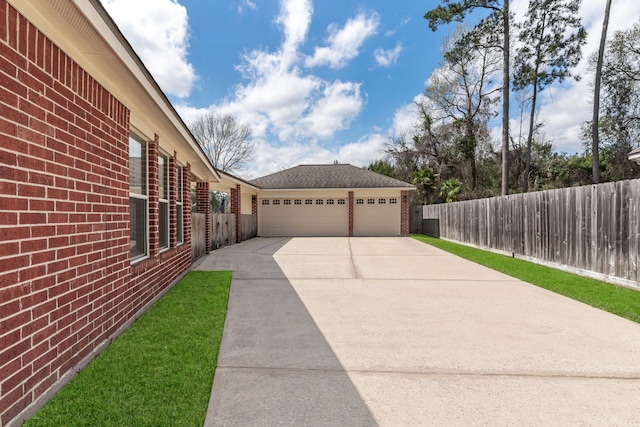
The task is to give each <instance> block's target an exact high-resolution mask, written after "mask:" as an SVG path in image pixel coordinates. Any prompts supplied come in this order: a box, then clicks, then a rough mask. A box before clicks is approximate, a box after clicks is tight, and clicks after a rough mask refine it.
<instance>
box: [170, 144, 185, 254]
mask: <svg viewBox="0 0 640 427" xmlns="http://www.w3.org/2000/svg"><path fill="white" fill-rule="evenodd" d="M176 179H177V176H176V152H175V151H174V152H173V156H172V157H169V247H170V248H175V247H176V245H177V244H178V213H177V210H176V201H177V199H176V197H177V192H178V183H177V181H176ZM183 215H184V214H183Z"/></svg>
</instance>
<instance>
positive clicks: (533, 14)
mask: <svg viewBox="0 0 640 427" xmlns="http://www.w3.org/2000/svg"><path fill="white" fill-rule="evenodd" d="M579 8H580V0H530V1H529V8H528V10H527V14H526V18H525V22H523V23H522V24H521V25H520V26H519V28H520V34H519V39H520V42H521V44H520V46H519V48H518V49H517V53H516V60H515V63H516V69H515V73H514V74H515V75H514V78H513V86H514V88H515V89H518V90H520V89H523V88H525V87H527V86H531V89H532V95H531V112H530V114H529V133H528V136H527V158H526V165H525V173H524V178H523V184H522V191H523V192H525V193H526V192H527V191H528V189H529V172H530V170H531V144H532V141H533V133H534V128H535V123H534V121H535V113H536V107H537V101H538V93H539V92H541V91H542V90H544V89H545V88H546V87H547V86H549V85H550V84H552V83H554V82H562V81H564V79H566V78H567V77H571V73H570V69H571V68H572V67H575V66H576V65H577V64H578V62H579V61H580V58H581V57H582V53H581V48H582V45H584V43H585V41H586V40H585V39H586V32H585V30H584V28H583V27H582V25H581V23H580V22H581V21H580V17H579V16H578V9H579ZM576 78H578V77H577V76H576Z"/></svg>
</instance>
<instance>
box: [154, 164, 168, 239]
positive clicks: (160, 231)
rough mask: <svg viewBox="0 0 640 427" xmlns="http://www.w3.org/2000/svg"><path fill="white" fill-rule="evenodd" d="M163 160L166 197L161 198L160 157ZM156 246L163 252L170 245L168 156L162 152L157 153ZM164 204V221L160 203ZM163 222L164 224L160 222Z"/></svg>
mask: <svg viewBox="0 0 640 427" xmlns="http://www.w3.org/2000/svg"><path fill="white" fill-rule="evenodd" d="M161 158H162V159H163V160H164V188H165V189H166V194H165V196H166V198H162V197H161V196H162V194H161V192H160V188H161V185H160V184H161V183H160V177H161V176H162V174H161V172H160V159H161ZM157 162H158V248H159V249H160V250H159V252H164V251H168V250H169V249H170V245H171V239H170V230H171V229H170V224H171V219H170V216H171V213H170V210H169V199H170V197H171V188H170V186H169V156H167V155H166V154H164V153H158V159H157ZM163 204H164V205H165V207H166V212H167V219H166V221H161V218H162V215H161V212H162V205H163ZM163 222H164V224H162V223H163ZM163 225H164V226H165V237H166V245H165V246H162V238H161V235H162V226H163Z"/></svg>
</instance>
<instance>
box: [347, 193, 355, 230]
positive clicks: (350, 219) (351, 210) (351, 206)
mask: <svg viewBox="0 0 640 427" xmlns="http://www.w3.org/2000/svg"><path fill="white" fill-rule="evenodd" d="M347 203H349V237H353V209H354V206H353V203H354V200H353V191H349V197H348V199H347Z"/></svg>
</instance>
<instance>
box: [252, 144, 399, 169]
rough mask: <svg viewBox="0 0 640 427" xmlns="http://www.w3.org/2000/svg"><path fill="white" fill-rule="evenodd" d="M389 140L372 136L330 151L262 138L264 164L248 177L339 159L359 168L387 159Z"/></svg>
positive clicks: (259, 163)
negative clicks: (385, 149) (281, 143)
mask: <svg viewBox="0 0 640 427" xmlns="http://www.w3.org/2000/svg"><path fill="white" fill-rule="evenodd" d="M387 141H388V137H387V136H385V135H382V134H371V135H366V136H364V137H363V138H361V139H359V140H358V141H355V142H351V143H348V144H346V145H343V146H337V147H333V148H327V147H323V146H321V145H319V144H317V143H314V142H311V143H305V144H301V143H293V144H290V145H286V146H278V145H274V144H272V143H270V142H268V141H266V140H264V139H259V140H256V141H255V142H256V151H257V152H258V153H260V161H257V162H254V163H253V164H251V165H249V167H248V168H247V170H248V173H247V175H246V176H244V178H246V179H253V178H257V177H260V176H264V175H268V174H271V173H274V172H278V171H280V170H283V169H287V168H291V167H294V166H297V165H302V164H331V163H333V162H334V161H336V160H337V161H338V162H340V163H349V164H352V165H354V166H358V167H363V166H368V165H369V164H370V163H371V162H373V161H375V160H378V159H381V158H383V157H384V146H385V143H386V142H387Z"/></svg>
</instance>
